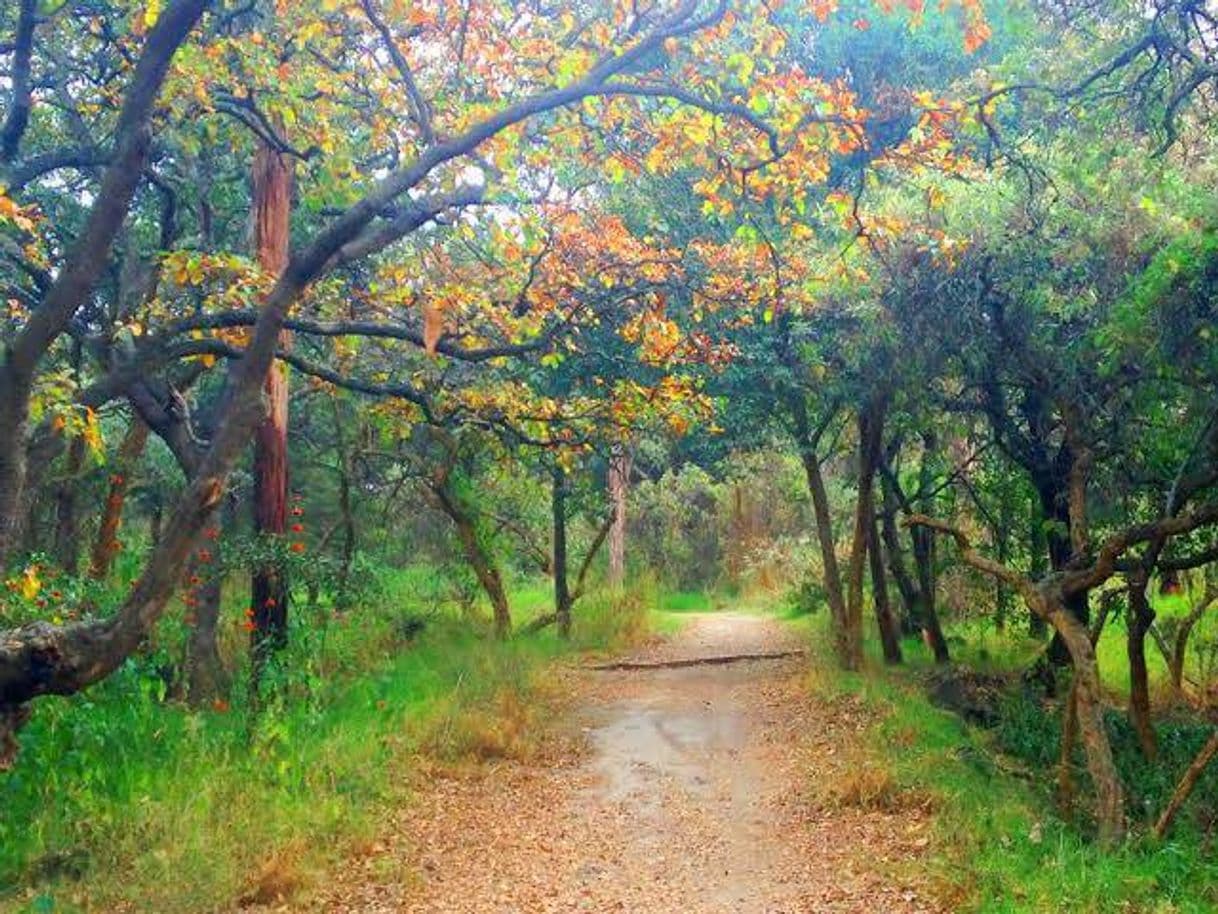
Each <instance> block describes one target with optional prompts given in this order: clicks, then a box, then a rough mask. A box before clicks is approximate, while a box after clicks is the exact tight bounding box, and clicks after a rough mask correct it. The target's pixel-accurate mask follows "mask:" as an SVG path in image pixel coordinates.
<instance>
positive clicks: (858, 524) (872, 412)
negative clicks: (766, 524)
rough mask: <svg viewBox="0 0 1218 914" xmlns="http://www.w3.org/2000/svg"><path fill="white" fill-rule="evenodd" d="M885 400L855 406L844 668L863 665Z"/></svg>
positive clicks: (851, 668) (875, 400)
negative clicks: (855, 487) (855, 464)
mask: <svg viewBox="0 0 1218 914" xmlns="http://www.w3.org/2000/svg"><path fill="white" fill-rule="evenodd" d="M886 411H887V404H886V403H885V401H884V399H883V397H881V396H876V397H873V398H872V399H870V400H869V401H868V402H867V403H865V404H863V407H862V408H861V409H860V410H859V415H858V431H859V450H858V497H857V500H856V502H855V512H854V537H853V540H852V542H851V545H850V562H849V565H848V566H847V575H846V580H847V596H846V617H845V630H844V634H843V647H844V652H843V656H842V658H841V659H842V665H843V666H844V667H845V668H846V669H848V670H858V669H862V666H863V572H864V566H865V564H866V561H867V551H868V550H867V541H868V539H869V538H870V533H871V531H872V529H873V527H874V525H875V475H876V471H877V469H878V467H879V464H880V448H881V443H882V436H883V432H884V414H885V412H886Z"/></svg>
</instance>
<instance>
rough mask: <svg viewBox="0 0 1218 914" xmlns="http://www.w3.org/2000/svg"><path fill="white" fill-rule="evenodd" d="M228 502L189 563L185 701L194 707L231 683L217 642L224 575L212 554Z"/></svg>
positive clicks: (225, 690) (212, 698)
mask: <svg viewBox="0 0 1218 914" xmlns="http://www.w3.org/2000/svg"><path fill="white" fill-rule="evenodd" d="M231 504H232V500H231V498H230V499H229V500H228V502H227V504H226V505H225V507H224V509H222V510H221V511H220V512H219V513H217V515H216V518H215V521H214V522H213V523H212V525H211V526H210V527H208V529H207V531H206V533H205V534H204V537H203V539H202V541H201V544H200V545H199V547H198V548H197V549H196V550H195V553H194V557H193V559H192V561H191V571H190V580H191V588H190V590H189V591H188V593H187V596H186V601H187V606H188V607H189V609H190V615H191V616H192V617H193V618H191V619H189V620H188V621H189V622H190V634H189V637H188V639H187V643H186V671H185V672H186V698H187V701H189V702H190V703H191V704H192V705H194V706H195V707H201V706H203V705H206V704H209V703H212V702H214V701H217V700H219V699H221V698H222V697H223V696H225V695H227V694H228V689H229V686H230V684H231V683H230V679H229V675H228V671H227V670H226V669H225V667H224V661H223V659H222V658H221V657H220V645H219V641H218V638H217V635H218V633H219V625H220V611H221V606H222V597H223V589H224V573H223V569H222V568H221V566H220V563H219V561H218V559H217V556H216V554H215V547H216V544H217V543H218V542H219V541H220V533H221V528H222V526H223V525H224V524H225V523H226V522H227V521H228V519H229V518H228V517H227V516H226V515H229V514H230V513H231Z"/></svg>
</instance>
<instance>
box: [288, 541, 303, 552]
mask: <svg viewBox="0 0 1218 914" xmlns="http://www.w3.org/2000/svg"><path fill="white" fill-rule="evenodd" d="M291 548H292V551H293V552H295V553H301V552H304V551H305V544H304V543H292V546H291Z"/></svg>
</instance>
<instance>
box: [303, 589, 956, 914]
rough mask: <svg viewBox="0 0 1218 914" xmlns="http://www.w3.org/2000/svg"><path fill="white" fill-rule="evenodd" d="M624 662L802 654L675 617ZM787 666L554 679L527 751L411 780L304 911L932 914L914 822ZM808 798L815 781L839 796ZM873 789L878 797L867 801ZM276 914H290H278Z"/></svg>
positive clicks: (708, 620)
mask: <svg viewBox="0 0 1218 914" xmlns="http://www.w3.org/2000/svg"><path fill="white" fill-rule="evenodd" d="M689 620H690V621H689V622H688V624H686V625H685V627H684V628H683V629H682V630H681V631H680V632H679V633H678V634H676V635H675V636H672V637H670V638H668V639H666V640H663V641H661V642H659V643H656V644H653V645H651V646H650V647H648V648H646V649H644V650H642V651H640V652H638V653H637V654H635V655H633V656H632V657H631V658H630V659H632V660H640V661H644V662H665V661H670V660H685V659H691V658H704V657H713V656H720V655H726V654H752V653H762V652H773V651H781V650H785V649H789V648H798V647H800V646H801V640H800V638H799V636H798V635H797V634H796V633H795V632H794V631H793V630H792V629H791V628H790V627H788V626H786V625H784V624H783V623H781V622H778V621H775V620H773V619H770V618H765V617H762V616H754V615H746V614H738V613H715V614H705V615H692V616H690V617H689ZM807 663H808V661H807V660H806V659H803V658H800V657H794V658H788V659H781V660H753V661H744V662H738V663H732V664H727V665H697V666H688V667H682V668H666V669H654V670H619V671H595V670H591V669H587V668H580V669H577V670H569V671H564V672H563V673H561V674H560V675H561V676H562V677H563V679H562V681H561V682H560V683H559V684H558V687H557V688H555V689H553V690H552V691H553V692H554V693H555V696H558V695H560V694H561V695H562V696H564V697H563V698H561V699H559V698H558V697H555V699H554V706H553V707H552V708H551V709H550V710H551V711H552V712H553V714H552V717H553V720H552V722H551V723H550V724H549V725H548V726H547V736H546V738H545V739H544V740H543V741H542V746H541V748H540V749H539V750H538V751H537V752H536V753H535V754H533V755H531V756H530V757H528V758H527V759H524V760H516V761H502V760H500V761H497V762H487V763H481V764H478V765H474V766H469V767H467V768H464V769H458V770H453V769H451V768H443V769H437V770H433V771H431V772H430V774H429V775H428V777H427V778H426V779H425V781H424V783H423V784H422V785H421V786H420V788H419V789H418V790H417V791H416V793H415V800H414V801H413V802H411V803H410V805H409V806H407V807H406V808H403V809H402V810H400V812H399V813H398V814H397V815H396V817H395V819H394V821H393V823H392V827H391V828H390V829H389V831H388V833H387V834H386V835H385V836H383V838H382V839H381V840H380V841H379V842H377V843H376V844H374V845H371V846H369V847H368V848H367V851H366V853H364V854H361V855H360V856H359V857H358V858H356V859H353V860H352V861H351V863H350V865H349V866H347V867H346V868H345V869H344V871H343V872H342V873H341V874H338V875H337V876H336V877H335V878H334V879H333V880H332V881H329V882H328V884H327V887H326V889H325V890H324V892H323V894H322V895H321V896H320V897H315V898H314V899H313V901H312V903H311V905H310V906H316V908H317V909H319V910H324V911H329V912H336V914H337V912H343V914H345V912H363V914H380V912H399V911H409V912H454V914H455V912H471V914H480V912H486V914H491V912H495V914H514V912H520V914H526V912H527V914H540V912H557V911H594V912H610V911H628V912H642V914H647V912H656V914H659V912H682V914H709V912H733V914H762V912H767V914H768V912H773V914H778V912H784V914H797V912H855V911H858V912H862V911H885V912H891V914H904V912H930V911H938V910H940V907H939V906H938V905H937V904H936V903H935V902H934V901H932V900H931V898H930V895H931V892H930V891H929V889H928V888H927V886H926V885H924V884H919V883H918V882H917V881H916V880H917V879H918V876H917V873H918V872H919V870H920V867H919V865H918V862H919V860H920V859H921V858H922V857H924V856H925V855H926V854H927V853H928V850H927V849H928V845H929V843H930V839H929V837H928V834H929V831H930V821H929V818H930V817H929V814H928V813H927V812H926V811H925V810H922V809H919V808H916V807H914V808H911V807H910V806H908V805H904V804H901V805H898V806H894V807H893V808H891V809H886V808H884V804H882V803H880V804H877V803H870V802H826V800H825V797H826V796H828V795H830V794H834V795H837V796H839V797H840V796H856V795H861V796H864V799H866V797H865V795H866V793H867V785H865V784H864V785H861V786H860V785H854V784H851V783H850V782H849V779H850V778H851V777H853V776H854V766H853V765H852V764H851V763H850V761H849V760H850V758H851V753H852V750H853V748H854V746H853V744H854V743H855V742H857V741H858V740H860V739H862V738H863V735H864V733H865V732H866V730H867V728H868V724H869V720H868V712H867V711H866V709H865V707H864V706H863V705H862V704H861V703H860V702H858V701H857V700H853V699H851V698H849V697H843V698H841V699H840V700H821V699H812V698H810V697H809V695H810V693H809V689H808V688H807V677H808V667H807ZM842 779H846V784H845V786H844V788H843V787H842V786H841V784H840V783H839V784H838V788H839V789H836V790H835V791H829V792H826V791H825V789H824V788H825V783H824V782H825V781H833V782H841V781H842ZM882 792H883V791H882V785H881V790H880V793H882ZM291 909H292V910H299V907H298V906H293V907H292V908H291Z"/></svg>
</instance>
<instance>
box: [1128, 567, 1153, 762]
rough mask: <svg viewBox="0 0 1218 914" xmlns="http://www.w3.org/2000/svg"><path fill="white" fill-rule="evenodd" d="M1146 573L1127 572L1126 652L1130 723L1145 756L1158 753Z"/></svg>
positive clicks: (1151, 617)
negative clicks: (1148, 664)
mask: <svg viewBox="0 0 1218 914" xmlns="http://www.w3.org/2000/svg"><path fill="white" fill-rule="evenodd" d="M1149 583H1150V581H1149V576H1148V575H1147V574H1146V573H1145V572H1143V571H1138V572H1134V573H1132V574H1130V575H1129V584H1128V589H1127V592H1128V595H1129V621H1128V625H1127V633H1126V638H1125V652H1126V656H1127V657H1128V658H1129V724H1130V726H1132V727H1133V732H1134V733H1135V734H1137V737H1138V745H1139V746H1140V747H1141V749H1142V754H1143V755H1144V756H1146V758H1148V759H1153V758H1155V757H1156V756H1157V755H1158V745H1157V744H1156V742H1155V729H1154V724H1153V723H1152V719H1151V709H1150V674H1149V671H1148V670H1147V668H1146V634H1147V632H1149V631H1150V627H1151V625H1153V624H1154V621H1155V611H1154V610H1153V609H1152V608H1151V605H1150V600H1149V599H1147V596H1146V588H1147V586H1148V585H1149Z"/></svg>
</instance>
